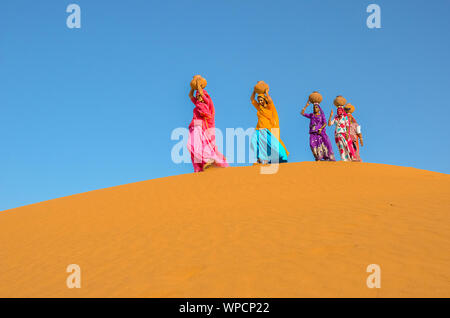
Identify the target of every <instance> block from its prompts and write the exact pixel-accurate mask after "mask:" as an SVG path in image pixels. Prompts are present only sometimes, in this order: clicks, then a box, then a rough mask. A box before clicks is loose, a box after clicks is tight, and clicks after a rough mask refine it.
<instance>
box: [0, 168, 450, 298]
mask: <svg viewBox="0 0 450 318" xmlns="http://www.w3.org/2000/svg"><path fill="white" fill-rule="evenodd" d="M449 190H450V176H449V175H446V174H439V173H434V172H429V171H423V170H417V169H413V168H402V167H396V166H388V165H378V164H367V163H364V164H359V163H342V162H337V163H312V162H305V163H292V164H284V165H281V167H280V171H279V172H278V173H277V174H274V175H262V174H260V173H259V170H258V168H257V167H242V168H228V169H212V170H210V171H207V172H205V173H202V174H197V175H194V174H187V175H180V176H175V177H169V178H162V179H156V180H149V181H145V182H140V183H134V184H128V185H124V186H119V187H114V188H109V189H103V190H98V191H93V192H89V193H84V194H79V195H74V196H70V197H65V198H60V199H56V200H52V201H47V202H42V203H39V204H34V205H31V206H26V207H22V208H17V209H13V210H9V211H3V212H1V213H0V297H35V296H40V297H52V296H56V297H92V296H96V297H116V296H120V297H334V296H337V297H348V296H356V297H397V296H400V297H403V296H411V297H431V296H436V297H450V252H449V251H450V195H449V192H450V191H449ZM72 263H75V264H78V265H80V266H81V270H82V288H81V289H68V288H67V287H66V278H67V276H68V275H69V274H68V273H66V267H67V266H68V265H69V264H72ZM372 263H375V264H379V265H380V266H381V288H380V289H369V288H367V286H366V278H367V276H368V275H369V274H368V273H366V267H367V265H369V264H372Z"/></svg>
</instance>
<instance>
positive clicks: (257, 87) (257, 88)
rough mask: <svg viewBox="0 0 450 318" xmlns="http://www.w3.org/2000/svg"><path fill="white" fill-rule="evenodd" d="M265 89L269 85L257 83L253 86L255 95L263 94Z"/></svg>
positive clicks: (262, 82) (261, 82)
mask: <svg viewBox="0 0 450 318" xmlns="http://www.w3.org/2000/svg"><path fill="white" fill-rule="evenodd" d="M266 89H269V85H267V84H266V83H265V82H264V81H259V82H258V83H256V85H255V92H256V93H257V94H264V92H265V91H266Z"/></svg>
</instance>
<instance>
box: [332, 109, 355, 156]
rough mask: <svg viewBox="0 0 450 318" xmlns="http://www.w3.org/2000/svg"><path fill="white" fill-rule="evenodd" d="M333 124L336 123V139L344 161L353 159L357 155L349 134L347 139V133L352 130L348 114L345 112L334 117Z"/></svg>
mask: <svg viewBox="0 0 450 318" xmlns="http://www.w3.org/2000/svg"><path fill="white" fill-rule="evenodd" d="M331 125H336V129H335V131H334V139H335V141H336V145H337V146H338V148H339V153H340V155H341V159H342V161H352V160H353V159H354V157H355V151H354V149H353V145H352V139H351V137H350V136H348V139H347V133H348V132H349V131H350V121H349V120H348V116H347V115H346V114H345V115H342V116H336V117H334V118H333V120H332V121H331Z"/></svg>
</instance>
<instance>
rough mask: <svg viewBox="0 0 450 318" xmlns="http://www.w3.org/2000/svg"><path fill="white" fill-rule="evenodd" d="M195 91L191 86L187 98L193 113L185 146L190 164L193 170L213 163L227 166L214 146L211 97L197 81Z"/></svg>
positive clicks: (204, 167)
mask: <svg viewBox="0 0 450 318" xmlns="http://www.w3.org/2000/svg"><path fill="white" fill-rule="evenodd" d="M196 88H197V92H196V94H195V97H194V89H193V88H191V91H190V92H189V98H190V99H191V101H192V102H193V103H194V105H195V108H194V112H193V113H194V114H193V118H192V121H191V123H190V124H189V139H188V143H187V148H188V150H189V152H190V153H191V160H192V165H193V166H194V171H195V172H200V171H203V170H205V169H206V168H208V167H210V166H212V165H215V166H218V167H228V163H227V161H226V159H225V157H224V156H223V155H222V154H221V153H220V152H219V150H218V149H217V146H216V134H215V121H214V116H215V110H214V104H213V102H212V99H211V97H210V96H209V94H208V92H206V90H204V89H202V88H201V86H200V84H199V83H197V87H196Z"/></svg>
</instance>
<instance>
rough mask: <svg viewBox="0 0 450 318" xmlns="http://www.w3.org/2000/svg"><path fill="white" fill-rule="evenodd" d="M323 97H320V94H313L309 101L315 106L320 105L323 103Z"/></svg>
mask: <svg viewBox="0 0 450 318" xmlns="http://www.w3.org/2000/svg"><path fill="white" fill-rule="evenodd" d="M322 99H323V98H322V95H320V93H319V92H312V94H311V95H309V101H310V102H311V103H313V104H315V103H318V104H320V103H321V102H322Z"/></svg>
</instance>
